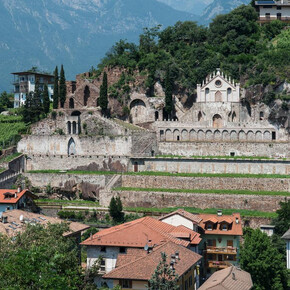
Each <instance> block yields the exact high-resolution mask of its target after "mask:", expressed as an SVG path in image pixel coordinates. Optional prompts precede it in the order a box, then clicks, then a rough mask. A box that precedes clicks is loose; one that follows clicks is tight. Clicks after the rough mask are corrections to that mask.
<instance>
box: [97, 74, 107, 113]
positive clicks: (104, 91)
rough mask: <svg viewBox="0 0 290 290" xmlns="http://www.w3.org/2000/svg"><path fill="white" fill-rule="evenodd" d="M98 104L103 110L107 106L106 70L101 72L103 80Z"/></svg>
mask: <svg viewBox="0 0 290 290" xmlns="http://www.w3.org/2000/svg"><path fill="white" fill-rule="evenodd" d="M99 105H100V107H101V109H102V111H103V112H105V111H106V110H107V108H108V77H107V73H106V72H104V74H103V82H102V85H101V88H100V101H99Z"/></svg>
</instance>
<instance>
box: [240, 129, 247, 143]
mask: <svg viewBox="0 0 290 290" xmlns="http://www.w3.org/2000/svg"><path fill="white" fill-rule="evenodd" d="M246 139H247V138H246V133H245V132H244V131H243V130H242V131H240V132H239V140H240V141H246Z"/></svg>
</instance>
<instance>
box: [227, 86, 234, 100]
mask: <svg viewBox="0 0 290 290" xmlns="http://www.w3.org/2000/svg"><path fill="white" fill-rule="evenodd" d="M232 92H233V90H232V89H231V88H227V100H228V101H231V100H232Z"/></svg>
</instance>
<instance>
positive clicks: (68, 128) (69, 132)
mask: <svg viewBox="0 0 290 290" xmlns="http://www.w3.org/2000/svg"><path fill="white" fill-rule="evenodd" d="M67 133H68V134H69V135H70V134H71V122H70V121H68V122H67Z"/></svg>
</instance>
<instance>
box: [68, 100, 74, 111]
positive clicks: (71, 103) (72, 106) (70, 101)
mask: <svg viewBox="0 0 290 290" xmlns="http://www.w3.org/2000/svg"><path fill="white" fill-rule="evenodd" d="M74 107H75V101H74V99H73V98H70V99H69V108H70V109H74Z"/></svg>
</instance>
